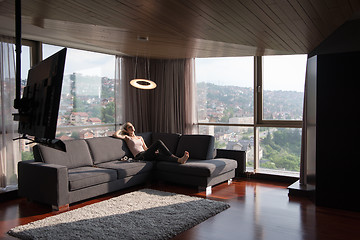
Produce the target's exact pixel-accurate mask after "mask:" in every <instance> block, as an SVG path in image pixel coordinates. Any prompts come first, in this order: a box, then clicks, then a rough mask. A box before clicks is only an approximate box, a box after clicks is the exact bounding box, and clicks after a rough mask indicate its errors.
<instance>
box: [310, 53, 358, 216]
mask: <svg viewBox="0 0 360 240" xmlns="http://www.w3.org/2000/svg"><path fill="white" fill-rule="evenodd" d="M308 71H312V72H310V74H309V72H308V75H307V76H308V79H307V81H309V82H310V83H312V84H313V86H316V94H315V95H314V96H315V99H314V100H315V101H314V102H313V103H308V104H315V106H316V130H315V132H316V141H315V143H316V146H313V147H314V148H315V149H314V151H316V154H315V156H316V204H317V205H318V206H325V207H331V208H339V209H347V210H353V211H359V210H360V194H359V193H360V191H359V189H360V186H359V184H360V123H359V121H360V117H359V114H360V52H353V53H339V54H321V55H316V56H314V57H312V58H309V60H308ZM312 107H314V106H312Z"/></svg>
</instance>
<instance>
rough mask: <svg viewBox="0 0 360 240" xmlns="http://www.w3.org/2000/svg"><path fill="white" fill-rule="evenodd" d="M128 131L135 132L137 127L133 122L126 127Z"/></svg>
mask: <svg viewBox="0 0 360 240" xmlns="http://www.w3.org/2000/svg"><path fill="white" fill-rule="evenodd" d="M126 131H127V132H128V133H133V132H135V128H134V126H133V125H132V124H129V125H128V126H127V127H126Z"/></svg>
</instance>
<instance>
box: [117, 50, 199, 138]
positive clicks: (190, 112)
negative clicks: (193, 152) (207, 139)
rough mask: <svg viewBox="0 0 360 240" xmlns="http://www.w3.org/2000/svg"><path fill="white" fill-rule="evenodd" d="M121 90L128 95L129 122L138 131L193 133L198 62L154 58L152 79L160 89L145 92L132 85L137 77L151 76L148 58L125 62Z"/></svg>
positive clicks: (151, 70) (128, 59) (126, 116)
mask: <svg viewBox="0 0 360 240" xmlns="http://www.w3.org/2000/svg"><path fill="white" fill-rule="evenodd" d="M121 61H122V64H121V87H122V89H121V91H122V95H123V96H124V101H123V103H124V107H123V113H124V116H125V118H124V119H125V121H130V122H132V123H133V124H134V126H135V128H136V130H137V132H146V131H153V132H167V133H183V134H186V133H192V131H193V126H194V123H195V122H196V118H195V116H196V114H195V113H196V109H195V97H194V96H195V90H196V89H195V82H194V81H195V80H194V59H151V60H150V61H149V63H150V64H149V68H148V69H149V72H150V79H151V80H153V81H155V82H156V84H157V88H155V89H153V90H141V89H136V88H134V87H132V86H131V85H130V84H129V82H130V80H131V79H132V78H134V77H135V65H136V75H137V77H145V76H147V77H148V74H147V68H146V65H147V64H146V61H148V60H146V59H143V58H134V57H123V58H122V59H121Z"/></svg>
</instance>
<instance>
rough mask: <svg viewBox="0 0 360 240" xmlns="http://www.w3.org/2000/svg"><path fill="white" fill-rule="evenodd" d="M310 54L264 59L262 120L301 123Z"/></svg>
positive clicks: (266, 57)
mask: <svg viewBox="0 0 360 240" xmlns="http://www.w3.org/2000/svg"><path fill="white" fill-rule="evenodd" d="M306 62H307V55H306V54H305V55H286V56H265V57H263V119H266V120H302V112H303V101H304V84H305V71H306Z"/></svg>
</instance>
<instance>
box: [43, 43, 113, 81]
mask: <svg viewBox="0 0 360 240" xmlns="http://www.w3.org/2000/svg"><path fill="white" fill-rule="evenodd" d="M61 49H62V47H58V46H53V45H47V44H44V45H43V59H45V58H47V57H49V56H51V55H52V54H54V53H56V52H57V51H59V50H61ZM74 72H76V73H81V74H84V75H90V76H98V77H108V78H111V79H113V78H114V77H115V56H114V55H109V54H103V53H96V52H88V51H84V50H77V49H73V48H68V50H67V53H66V62H65V70H64V75H68V74H72V73H74Z"/></svg>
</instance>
